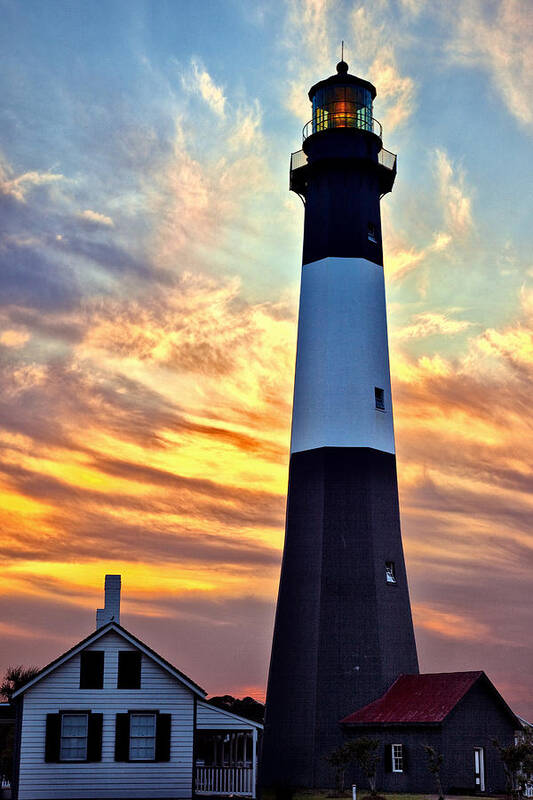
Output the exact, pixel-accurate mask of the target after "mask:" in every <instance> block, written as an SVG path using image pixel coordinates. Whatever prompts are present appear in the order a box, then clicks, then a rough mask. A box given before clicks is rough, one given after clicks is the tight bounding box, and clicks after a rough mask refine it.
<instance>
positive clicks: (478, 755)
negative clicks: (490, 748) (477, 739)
mask: <svg viewBox="0 0 533 800" xmlns="http://www.w3.org/2000/svg"><path fill="white" fill-rule="evenodd" d="M474 775H475V778H476V789H477V790H478V792H484V791H485V759H484V756H483V748H482V747H474Z"/></svg>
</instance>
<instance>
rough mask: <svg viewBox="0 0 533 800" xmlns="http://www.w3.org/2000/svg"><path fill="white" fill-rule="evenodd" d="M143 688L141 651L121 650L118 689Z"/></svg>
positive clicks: (119, 654)
mask: <svg viewBox="0 0 533 800" xmlns="http://www.w3.org/2000/svg"><path fill="white" fill-rule="evenodd" d="M140 688H141V653H139V652H138V651H134V652H132V651H131V650H119V653H118V678H117V689H140Z"/></svg>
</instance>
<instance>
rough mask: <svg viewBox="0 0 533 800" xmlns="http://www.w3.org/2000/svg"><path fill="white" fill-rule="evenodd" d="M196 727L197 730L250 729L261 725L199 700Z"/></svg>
mask: <svg viewBox="0 0 533 800" xmlns="http://www.w3.org/2000/svg"><path fill="white" fill-rule="evenodd" d="M196 727H197V729H198V730H225V731H246V730H250V731H251V730H253V729H254V728H262V725H259V724H258V723H254V722H251V721H249V720H245V719H241V718H239V717H237V716H235V715H234V714H231V712H226V711H224V709H222V708H216V706H212V705H209V703H205V702H202V700H199V701H198V708H197V714H196Z"/></svg>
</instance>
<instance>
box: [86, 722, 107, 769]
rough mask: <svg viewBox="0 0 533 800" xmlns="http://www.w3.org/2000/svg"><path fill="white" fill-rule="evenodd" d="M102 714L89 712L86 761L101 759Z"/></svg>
mask: <svg viewBox="0 0 533 800" xmlns="http://www.w3.org/2000/svg"><path fill="white" fill-rule="evenodd" d="M103 717H104V715H103V714H89V723H88V724H89V727H88V730H87V761H101V760H102V721H103Z"/></svg>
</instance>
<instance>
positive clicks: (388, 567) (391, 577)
mask: <svg viewBox="0 0 533 800" xmlns="http://www.w3.org/2000/svg"><path fill="white" fill-rule="evenodd" d="M385 577H386V579H387V583H396V570H395V569H394V561H385Z"/></svg>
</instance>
